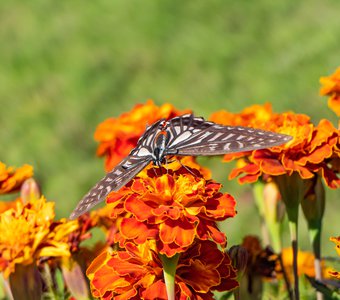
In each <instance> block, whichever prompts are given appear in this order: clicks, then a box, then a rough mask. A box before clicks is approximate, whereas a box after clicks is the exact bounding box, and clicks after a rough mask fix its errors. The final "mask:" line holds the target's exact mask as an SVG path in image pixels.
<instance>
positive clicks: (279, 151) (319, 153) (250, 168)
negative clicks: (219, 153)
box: [212, 106, 340, 188]
mask: <svg viewBox="0 0 340 300" xmlns="http://www.w3.org/2000/svg"><path fill="white" fill-rule="evenodd" d="M254 109H256V110H258V106H254ZM260 111H261V110H260ZM262 111H264V113H263V114H262V115H263V116H264V117H263V119H262V121H261V120H260V119H258V120H257V121H251V120H250V119H249V118H248V116H249V110H248V112H247V114H245V117H244V118H242V113H241V114H236V116H237V118H236V119H237V120H238V122H240V124H235V118H233V117H230V113H228V114H225V116H226V118H224V119H223V112H221V113H219V114H215V115H214V116H218V118H217V117H214V116H213V118H212V120H213V121H219V122H220V123H221V120H223V124H226V125H227V124H229V119H228V118H231V120H230V123H232V124H233V125H242V126H252V127H255V128H259V129H267V130H271V131H274V132H279V133H285V134H288V135H291V136H293V137H294V139H293V140H292V141H290V142H288V143H287V144H284V145H281V146H275V147H272V148H269V149H262V150H255V151H252V152H242V153H235V154H227V155H225V156H224V161H230V160H232V159H235V158H241V157H244V158H243V159H242V160H241V161H240V162H239V165H238V166H237V168H236V169H234V170H233V171H232V172H231V174H230V178H235V177H237V176H239V175H241V174H244V176H243V177H241V178H240V179H239V181H240V183H245V182H248V183H249V182H255V181H257V180H258V178H259V177H260V176H261V175H272V176H277V175H283V174H288V175H291V174H292V173H293V172H297V173H299V175H300V177H301V178H303V179H307V178H312V177H314V174H315V173H317V172H318V173H320V174H321V175H322V177H323V178H324V180H325V182H326V184H327V185H328V186H329V187H331V188H337V187H339V185H340V179H339V177H338V174H339V171H340V170H339V160H340V151H339V145H340V139H339V136H340V135H339V130H337V129H336V128H334V126H333V125H332V124H331V123H330V122H329V121H328V120H321V121H320V123H319V124H318V125H317V126H314V125H313V124H312V123H311V122H310V120H309V117H308V116H306V115H302V114H294V113H291V112H288V113H283V114H277V113H272V112H270V111H269V110H268V108H266V109H262ZM215 118H216V119H215Z"/></svg>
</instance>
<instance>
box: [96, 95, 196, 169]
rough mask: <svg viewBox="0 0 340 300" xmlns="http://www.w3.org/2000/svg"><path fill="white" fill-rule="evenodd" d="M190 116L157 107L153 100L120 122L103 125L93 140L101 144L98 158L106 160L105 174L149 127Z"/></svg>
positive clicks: (137, 108)
mask: <svg viewBox="0 0 340 300" xmlns="http://www.w3.org/2000/svg"><path fill="white" fill-rule="evenodd" d="M187 112H190V111H189V110H185V111H182V112H181V111H178V110H176V109H175V108H174V107H173V106H172V105H171V104H163V105H161V106H157V105H155V104H154V103H153V101H152V100H148V101H147V102H146V103H145V104H138V105H136V106H135V107H134V108H133V109H132V110H131V111H130V112H127V113H124V114H122V115H120V116H119V117H118V118H109V119H107V120H105V121H104V122H102V123H100V124H99V125H98V127H97V129H96V132H95V134H94V138H95V140H96V141H98V142H99V146H98V149H97V155H99V156H106V161H105V169H106V171H110V170H111V169H112V168H113V167H115V166H116V165H117V164H118V163H119V162H120V161H121V160H122V159H123V158H125V157H126V156H127V155H128V154H129V152H130V151H131V150H132V148H134V147H135V146H136V145H137V141H138V139H139V138H140V136H141V135H142V134H143V133H144V131H145V129H146V127H147V126H148V125H151V124H153V123H154V122H155V121H157V120H159V119H162V118H165V119H170V118H173V117H176V116H178V115H181V114H184V113H187Z"/></svg>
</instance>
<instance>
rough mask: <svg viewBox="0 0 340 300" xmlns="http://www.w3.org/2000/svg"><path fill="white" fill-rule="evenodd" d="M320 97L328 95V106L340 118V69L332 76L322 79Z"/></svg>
mask: <svg viewBox="0 0 340 300" xmlns="http://www.w3.org/2000/svg"><path fill="white" fill-rule="evenodd" d="M320 83H321V84H322V87H321V88H320V95H321V96H325V95H328V96H329V98H328V106H329V108H330V109H331V110H333V111H334V112H335V113H336V115H337V116H338V117H339V116H340V68H337V70H336V71H335V72H334V73H333V74H332V75H330V76H327V77H321V78H320Z"/></svg>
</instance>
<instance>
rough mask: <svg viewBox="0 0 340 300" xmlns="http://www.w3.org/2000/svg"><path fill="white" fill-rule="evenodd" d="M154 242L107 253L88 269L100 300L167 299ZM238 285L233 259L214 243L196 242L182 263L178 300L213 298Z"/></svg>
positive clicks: (178, 267) (94, 290)
mask: <svg viewBox="0 0 340 300" xmlns="http://www.w3.org/2000/svg"><path fill="white" fill-rule="evenodd" d="M155 248H156V247H155V244H154V241H147V242H145V243H144V244H141V245H135V244H133V243H130V242H128V243H126V244H125V250H121V251H114V252H112V253H109V252H103V253H102V254H101V255H99V256H98V257H97V258H96V259H95V260H94V261H93V262H92V264H91V265H90V267H89V268H88V269H87V276H88V277H89V279H90V282H91V289H92V294H93V296H94V297H96V298H99V299H105V300H109V299H118V298H119V299H135V300H137V299H145V300H147V299H149V300H151V299H167V294H166V287H165V283H164V279H163V268H162V263H161V260H160V259H159V257H158V255H157V254H156V252H155ZM237 286H238V283H237V281H236V272H235V270H234V268H233V267H232V266H231V262H230V258H229V256H228V255H227V254H226V253H224V252H221V251H220V250H219V249H218V248H217V246H216V244H215V243H213V242H211V241H196V242H195V243H194V244H193V245H192V246H191V247H190V248H188V249H187V251H186V252H185V253H183V254H182V255H181V256H180V258H179V261H178V265H177V269H176V279H175V294H176V299H201V300H203V299H205V300H208V299H213V295H212V291H213V290H218V291H228V290H231V289H233V288H235V287H237Z"/></svg>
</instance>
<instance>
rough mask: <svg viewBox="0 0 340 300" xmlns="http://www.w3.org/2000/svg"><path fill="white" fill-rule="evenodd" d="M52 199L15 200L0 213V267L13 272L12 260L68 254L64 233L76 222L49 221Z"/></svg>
mask: <svg viewBox="0 0 340 300" xmlns="http://www.w3.org/2000/svg"><path fill="white" fill-rule="evenodd" d="M53 218H54V203H52V202H46V200H45V198H44V197H41V198H39V199H31V200H30V201H29V202H28V203H26V204H23V203H22V202H17V206H16V208H10V209H8V210H6V211H4V212H3V213H1V214H0V232H1V235H0V271H2V272H4V276H5V277H8V276H9V274H11V273H12V272H14V270H15V265H16V264H22V265H29V264H32V263H33V262H34V261H36V260H37V259H38V258H40V257H45V256H48V257H51V256H52V257H57V256H59V257H60V256H69V255H70V251H69V248H70V246H69V244H68V236H69V235H70V233H72V232H74V231H75V230H76V229H77V228H78V222H77V221H76V222H74V221H72V222H67V221H66V220H65V219H63V220H60V221H58V222H53Z"/></svg>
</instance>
